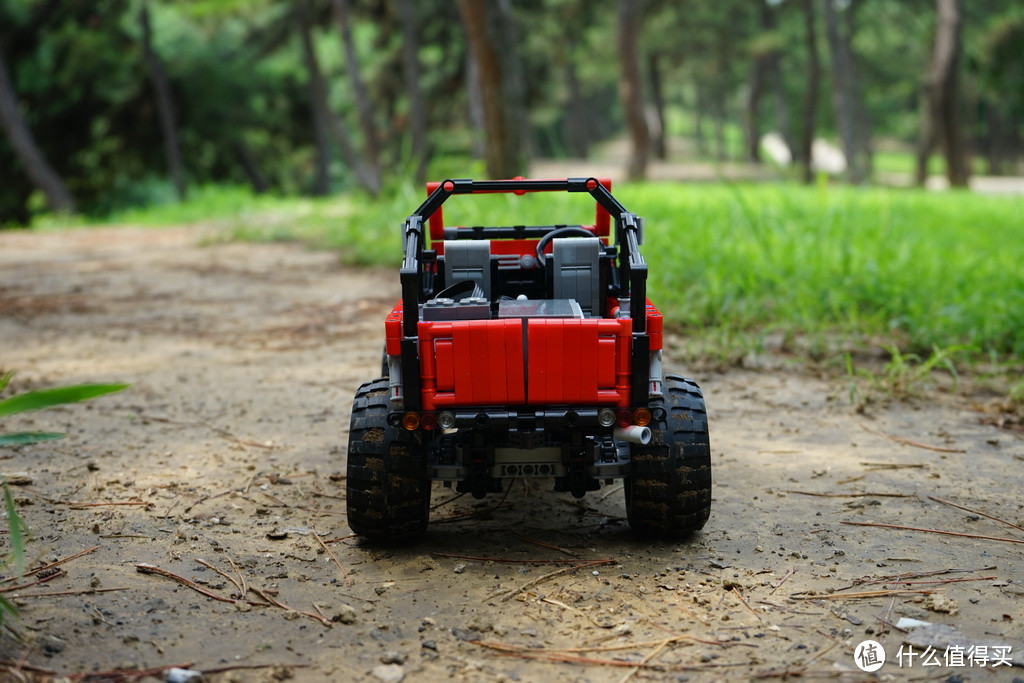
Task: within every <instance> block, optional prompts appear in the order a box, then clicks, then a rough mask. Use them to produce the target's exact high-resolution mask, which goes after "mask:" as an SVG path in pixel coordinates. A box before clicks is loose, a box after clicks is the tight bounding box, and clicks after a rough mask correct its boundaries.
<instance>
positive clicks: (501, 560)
mask: <svg viewBox="0 0 1024 683" xmlns="http://www.w3.org/2000/svg"><path fill="white" fill-rule="evenodd" d="M430 554H431V555H433V556H434V557H450V558H453V559H456V560H470V561H472V562H495V563H499V564H572V563H574V562H579V560H578V559H575V560H535V559H521V560H519V559H516V558H513V557H477V556H474V555H458V554H456V553H441V552H431V553H430Z"/></svg>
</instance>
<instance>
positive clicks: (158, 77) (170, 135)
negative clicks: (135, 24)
mask: <svg viewBox="0 0 1024 683" xmlns="http://www.w3.org/2000/svg"><path fill="white" fill-rule="evenodd" d="M139 24H140V26H141V28H142V54H143V57H144V58H145V60H146V68H147V69H148V70H149V79H150V81H152V83H153V92H154V94H155V95H156V109H157V113H158V115H159V118H160V132H161V133H162V134H163V138H164V155H165V156H166V157H167V170H168V172H170V174H171V181H172V182H173V183H174V189H175V190H177V192H178V199H184V198H185V171H184V169H183V168H182V164H181V144H180V143H179V141H178V122H177V118H176V116H175V113H174V98H173V97H171V83H170V80H169V79H168V78H167V72H166V71H164V65H163V62H162V61H160V55H158V54H157V53H156V50H154V49H153V31H152V28H151V27H150V23H149V3H148V2H143V3H142V6H141V8H140V9H139Z"/></svg>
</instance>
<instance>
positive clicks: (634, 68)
mask: <svg viewBox="0 0 1024 683" xmlns="http://www.w3.org/2000/svg"><path fill="white" fill-rule="evenodd" d="M642 15H643V0H619V22H618V44H619V64H620V66H621V71H620V72H619V99H620V101H621V102H622V110H623V112H624V113H625V116H626V126H627V127H628V129H629V139H630V142H631V150H630V158H629V163H628V165H627V168H626V175H627V177H629V179H630V180H641V179H643V178H644V177H645V176H646V175H647V148H648V146H649V144H650V143H649V140H648V132H647V121H646V120H645V119H644V103H643V94H642V93H643V86H642V83H643V82H642V80H641V76H640V53H639V49H638V47H637V39H638V37H639V33H640V23H641V20H642Z"/></svg>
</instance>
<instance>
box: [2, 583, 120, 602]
mask: <svg viewBox="0 0 1024 683" xmlns="http://www.w3.org/2000/svg"><path fill="white" fill-rule="evenodd" d="M127 590H131V589H130V588H128V587H127V586H126V587H124V588H86V589H84V590H76V591H51V592H48V593H27V594H24V595H23V594H21V593H17V594H15V595H13V596H11V597H12V598H14V599H15V600H22V599H24V598H52V597H55V596H59V595H92V594H93V593H111V592H113V591H127Z"/></svg>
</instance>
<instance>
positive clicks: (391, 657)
mask: <svg viewBox="0 0 1024 683" xmlns="http://www.w3.org/2000/svg"><path fill="white" fill-rule="evenodd" d="M380 662H381V664H405V655H403V654H402V653H401V652H398V651H397V650H388V651H387V652H385V653H384V654H382V655H381V656H380Z"/></svg>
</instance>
